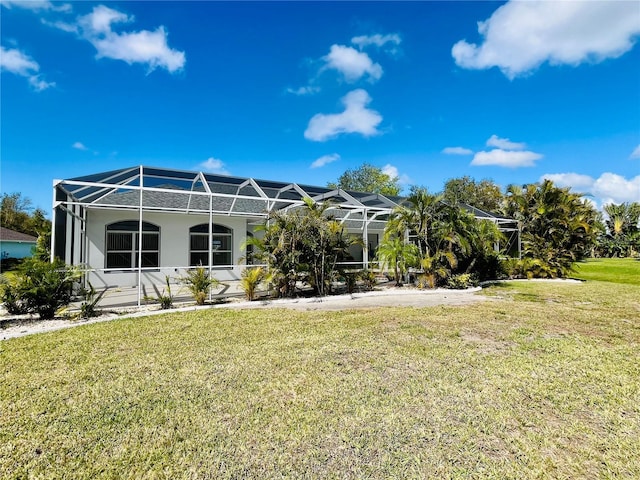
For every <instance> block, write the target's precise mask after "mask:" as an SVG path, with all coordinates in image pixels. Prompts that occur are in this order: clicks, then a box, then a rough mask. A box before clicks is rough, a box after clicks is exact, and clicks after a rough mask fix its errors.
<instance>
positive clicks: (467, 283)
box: [446, 273, 477, 290]
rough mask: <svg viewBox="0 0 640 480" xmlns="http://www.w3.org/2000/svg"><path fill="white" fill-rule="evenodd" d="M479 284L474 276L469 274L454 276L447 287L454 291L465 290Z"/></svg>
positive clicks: (449, 279) (450, 278)
mask: <svg viewBox="0 0 640 480" xmlns="http://www.w3.org/2000/svg"><path fill="white" fill-rule="evenodd" d="M476 285H477V282H476V281H475V278H474V276H473V275H471V274H469V273H461V274H459V275H452V276H450V277H449V278H448V279H447V283H446V287H447V288H451V289H454V290H464V289H466V288H469V287H475V286H476Z"/></svg>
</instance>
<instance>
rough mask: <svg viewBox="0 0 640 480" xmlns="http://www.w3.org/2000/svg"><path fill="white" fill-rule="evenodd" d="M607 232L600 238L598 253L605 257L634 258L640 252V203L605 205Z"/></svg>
mask: <svg viewBox="0 0 640 480" xmlns="http://www.w3.org/2000/svg"><path fill="white" fill-rule="evenodd" d="M603 210H604V211H605V213H606V214H607V219H606V221H605V225H606V232H603V233H602V234H601V235H600V237H599V238H598V248H597V251H598V253H599V254H600V255H602V256H605V257H633V256H636V255H637V254H638V252H640V227H639V225H638V224H639V223H640V203H637V202H633V203H621V204H619V205H616V204H608V205H605V206H604V208H603Z"/></svg>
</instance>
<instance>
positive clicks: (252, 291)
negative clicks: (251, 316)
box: [240, 267, 266, 301]
mask: <svg viewBox="0 0 640 480" xmlns="http://www.w3.org/2000/svg"><path fill="white" fill-rule="evenodd" d="M265 278H266V272H265V270H264V268H262V267H253V268H245V269H244V271H243V272H242V277H241V279H240V287H241V288H242V290H244V294H245V296H246V297H247V300H249V301H253V299H254V298H255V295H256V290H257V288H258V286H259V285H260V284H261V283H262V282H263V281H264V280H265Z"/></svg>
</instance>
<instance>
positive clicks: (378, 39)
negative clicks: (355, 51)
mask: <svg viewBox="0 0 640 480" xmlns="http://www.w3.org/2000/svg"><path fill="white" fill-rule="evenodd" d="M401 41H402V40H401V39H400V35H398V34H397V33H389V34H387V35H380V34H379V33H376V34H375V35H360V36H358V37H353V38H352V39H351V43H353V44H354V45H357V46H358V47H359V48H360V50H362V49H363V48H365V47H368V46H369V45H375V46H376V47H379V48H380V47H383V46H384V45H386V44H387V43H391V44H393V45H400V42H401Z"/></svg>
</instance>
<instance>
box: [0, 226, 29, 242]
mask: <svg viewBox="0 0 640 480" xmlns="http://www.w3.org/2000/svg"><path fill="white" fill-rule="evenodd" d="M0 240H3V241H9V242H23V243H36V242H37V241H38V239H37V238H36V237H34V236H32V235H27V234H26V233H22V232H16V231H15V230H10V229H8V228H5V227H0Z"/></svg>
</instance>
